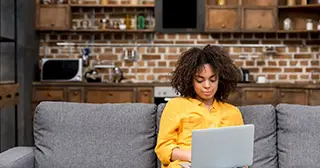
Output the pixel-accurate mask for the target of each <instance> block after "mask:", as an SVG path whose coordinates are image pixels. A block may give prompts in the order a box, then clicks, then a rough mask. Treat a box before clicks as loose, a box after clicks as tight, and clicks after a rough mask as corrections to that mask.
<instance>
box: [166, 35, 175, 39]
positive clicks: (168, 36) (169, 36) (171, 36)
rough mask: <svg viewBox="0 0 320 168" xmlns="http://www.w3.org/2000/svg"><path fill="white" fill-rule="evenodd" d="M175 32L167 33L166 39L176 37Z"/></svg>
mask: <svg viewBox="0 0 320 168" xmlns="http://www.w3.org/2000/svg"><path fill="white" fill-rule="evenodd" d="M176 37H177V35H176V34H167V39H176Z"/></svg>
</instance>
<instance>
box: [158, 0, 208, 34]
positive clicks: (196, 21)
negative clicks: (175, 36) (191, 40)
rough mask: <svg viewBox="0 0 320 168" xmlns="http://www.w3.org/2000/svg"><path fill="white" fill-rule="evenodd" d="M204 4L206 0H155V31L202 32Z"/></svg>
mask: <svg viewBox="0 0 320 168" xmlns="http://www.w3.org/2000/svg"><path fill="white" fill-rule="evenodd" d="M181 4H183V7H181ZM205 4H206V0H188V1H173V0H155V18H157V19H156V20H155V21H156V24H155V26H156V28H155V29H156V31H157V32H162V33H182V32H183V33H200V32H203V31H204V25H205V12H203V11H205Z"/></svg>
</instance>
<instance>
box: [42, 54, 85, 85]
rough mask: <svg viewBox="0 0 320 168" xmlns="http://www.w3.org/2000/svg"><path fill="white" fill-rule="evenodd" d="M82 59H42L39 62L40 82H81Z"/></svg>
mask: <svg viewBox="0 0 320 168" xmlns="http://www.w3.org/2000/svg"><path fill="white" fill-rule="evenodd" d="M82 77H83V73H82V59H77V58H43V59H42V60H41V73H40V80H41V81H56V82H57V81H59V82H63V81H82Z"/></svg>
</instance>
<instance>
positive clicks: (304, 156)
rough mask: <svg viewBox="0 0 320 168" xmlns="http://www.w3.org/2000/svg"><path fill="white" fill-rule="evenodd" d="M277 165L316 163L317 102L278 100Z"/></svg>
mask: <svg viewBox="0 0 320 168" xmlns="http://www.w3.org/2000/svg"><path fill="white" fill-rule="evenodd" d="M276 110H277V122H278V132H277V133H278V155H279V167H280V168H301V167H305V168H313V167H320V159H319V158H320V131H319V130H320V106H306V105H293V104H279V105H278V106H277V107H276Z"/></svg>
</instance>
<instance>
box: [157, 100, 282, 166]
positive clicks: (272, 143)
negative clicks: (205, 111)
mask: <svg viewBox="0 0 320 168" xmlns="http://www.w3.org/2000/svg"><path fill="white" fill-rule="evenodd" d="M165 105H166V104H160V105H159V106H158V111H157V133H158V131H159V130H158V127H159V123H160V119H161V114H162V111H163V109H164V108H165ZM239 109H240V111H241V113H242V115H243V118H244V122H245V123H246V124H249V123H250V124H254V125H255V143H254V158H253V159H254V163H253V165H252V166H251V168H278V162H277V146H276V140H277V138H276V113H275V108H274V106H272V105H251V106H241V107H239ZM159 163H160V162H159V160H158V168H160V164H159Z"/></svg>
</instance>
